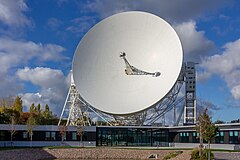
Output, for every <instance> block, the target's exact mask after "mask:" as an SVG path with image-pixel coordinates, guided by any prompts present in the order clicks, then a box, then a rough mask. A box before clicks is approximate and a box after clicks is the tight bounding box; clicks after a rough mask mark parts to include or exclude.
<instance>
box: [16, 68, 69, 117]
mask: <svg viewBox="0 0 240 160" xmlns="http://www.w3.org/2000/svg"><path fill="white" fill-rule="evenodd" d="M16 75H17V77H18V78H19V79H20V80H22V81H26V82H31V83H32V84H34V85H36V86H39V87H40V91H39V92H37V93H24V94H21V96H22V100H23V104H24V105H25V106H27V107H29V106H30V105H31V104H32V103H35V104H38V103H40V104H41V105H45V104H48V105H49V106H50V107H51V109H52V110H53V111H54V113H56V114H59V112H60V110H61V109H62V107H63V103H64V100H65V98H66V94H67V90H68V86H69V85H68V83H67V82H68V81H69V80H68V77H69V76H66V77H65V76H64V74H63V72H62V71H61V70H57V69H51V68H46V67H45V68H44V67H36V68H28V67H25V68H24V69H18V71H17V72H16Z"/></svg>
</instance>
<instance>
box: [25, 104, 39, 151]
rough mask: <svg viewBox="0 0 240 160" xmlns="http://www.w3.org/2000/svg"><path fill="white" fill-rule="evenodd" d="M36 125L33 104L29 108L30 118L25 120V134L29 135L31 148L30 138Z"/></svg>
mask: <svg viewBox="0 0 240 160" xmlns="http://www.w3.org/2000/svg"><path fill="white" fill-rule="evenodd" d="M36 125H37V121H36V107H35V105H34V103H33V104H32V105H31V107H30V116H29V118H28V120H27V132H28V133H29V135H30V140H31V147H32V137H33V128H34V127H35V126H36Z"/></svg>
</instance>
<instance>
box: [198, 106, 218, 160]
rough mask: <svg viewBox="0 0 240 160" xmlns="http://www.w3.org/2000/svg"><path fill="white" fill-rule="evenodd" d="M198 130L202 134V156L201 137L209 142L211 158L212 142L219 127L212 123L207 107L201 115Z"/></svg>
mask: <svg viewBox="0 0 240 160" xmlns="http://www.w3.org/2000/svg"><path fill="white" fill-rule="evenodd" d="M196 130H197V132H198V133H199V135H200V152H199V153H200V157H201V156H202V155H201V154H202V140H201V139H204V140H206V141H207V142H208V159H209V160H210V144H211V141H212V140H213V139H214V138H215V136H216V134H217V130H218V128H217V127H216V126H215V124H213V123H212V121H211V118H210V116H209V115H208V114H207V109H205V110H204V112H203V113H202V114H200V115H199V117H198V125H197V126H196Z"/></svg>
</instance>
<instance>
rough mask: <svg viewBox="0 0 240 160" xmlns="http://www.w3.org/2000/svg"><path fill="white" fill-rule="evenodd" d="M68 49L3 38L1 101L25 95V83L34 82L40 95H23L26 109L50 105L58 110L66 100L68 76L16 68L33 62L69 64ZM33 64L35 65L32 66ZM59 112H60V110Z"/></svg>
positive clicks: (1, 48) (0, 63) (0, 45)
mask: <svg viewBox="0 0 240 160" xmlns="http://www.w3.org/2000/svg"><path fill="white" fill-rule="evenodd" d="M64 51H65V49H64V48H63V47H62V46H59V45H56V44H41V43H39V44H37V43H35V42H32V41H20V40H13V39H10V38H2V37H0V81H1V83H0V88H1V89H0V97H7V96H15V95H16V94H19V93H24V83H25V82H31V83H32V84H33V85H36V86H39V88H40V91H39V93H25V94H20V95H21V96H22V98H23V101H24V104H25V106H28V107H29V106H30V105H29V104H31V103H34V102H35V103H41V104H43V105H45V104H46V103H47V104H49V105H52V107H53V109H56V108H57V107H56V105H57V104H61V102H62V97H64V96H65V94H66V93H65V90H66V83H65V79H66V78H65V76H64V75H63V73H62V71H60V70H52V69H50V68H41V67H37V68H35V69H30V68H24V69H19V70H17V72H16V73H15V71H16V68H19V67H22V66H26V65H28V64H29V63H30V62H38V63H42V62H43V63H45V62H48V61H50V62H53V61H55V62H58V61H61V60H63V59H64V60H65V59H66V57H64V56H63V55H62V52H64ZM31 64H32V63H31ZM56 111H59V109H56Z"/></svg>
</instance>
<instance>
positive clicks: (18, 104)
mask: <svg viewBox="0 0 240 160" xmlns="http://www.w3.org/2000/svg"><path fill="white" fill-rule="evenodd" d="M13 109H14V110H16V111H17V112H19V113H20V114H21V113H22V110H23V106H22V100H21V97H19V96H17V97H16V98H15V100H14V104H13Z"/></svg>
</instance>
